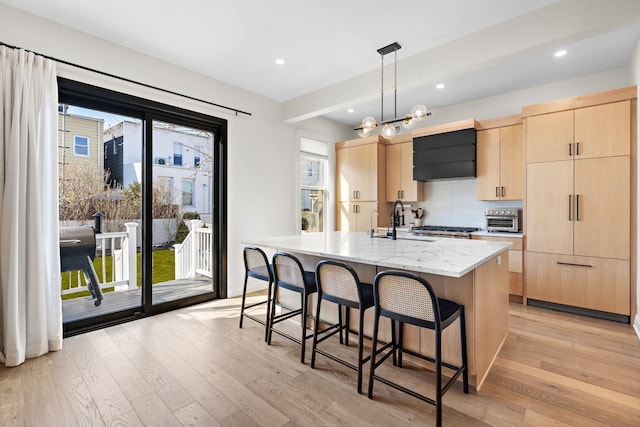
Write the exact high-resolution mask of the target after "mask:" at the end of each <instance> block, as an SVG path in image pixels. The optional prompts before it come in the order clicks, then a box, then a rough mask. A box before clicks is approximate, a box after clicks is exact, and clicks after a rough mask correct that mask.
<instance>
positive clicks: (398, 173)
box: [386, 135, 424, 202]
mask: <svg viewBox="0 0 640 427" xmlns="http://www.w3.org/2000/svg"><path fill="white" fill-rule="evenodd" d="M408 137H409V139H407V137H406V136H405V137H404V138H400V139H397V140H396V138H394V139H393V140H392V143H391V144H389V145H387V147H386V150H387V159H386V160H387V164H386V181H387V183H386V187H387V194H386V196H387V197H386V200H387V202H395V201H396V200H402V201H407V202H414V201H424V183H423V182H420V181H414V180H413V140H412V139H411V137H410V135H409V136H408Z"/></svg>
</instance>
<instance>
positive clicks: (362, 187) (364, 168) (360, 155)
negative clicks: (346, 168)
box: [353, 144, 378, 201]
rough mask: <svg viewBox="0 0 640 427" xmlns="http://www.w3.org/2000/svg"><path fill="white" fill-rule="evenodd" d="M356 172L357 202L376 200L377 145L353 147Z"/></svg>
mask: <svg viewBox="0 0 640 427" xmlns="http://www.w3.org/2000/svg"><path fill="white" fill-rule="evenodd" d="M353 148H355V149H356V150H354V153H353V154H354V158H353V161H354V162H355V167H356V170H357V184H356V189H357V191H358V200H365V201H374V200H378V144H366V145H359V146H357V147H353Z"/></svg>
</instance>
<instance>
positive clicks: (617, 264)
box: [523, 88, 636, 322]
mask: <svg viewBox="0 0 640 427" xmlns="http://www.w3.org/2000/svg"><path fill="white" fill-rule="evenodd" d="M634 98H635V88H633V91H631V90H630V89H628V90H626V91H623V90H620V91H612V92H611V93H606V94H597V95H592V96H589V97H580V98H572V99H569V100H563V101H557V102H554V103H550V104H542V105H537V106H532V107H525V108H523V116H525V117H524V122H525V140H526V162H527V185H526V236H527V248H526V295H527V299H528V302H529V303H530V304H535V305H543V306H544V305H546V303H552V305H553V304H560V305H561V306H565V307H569V308H571V307H577V308H578V309H579V310H578V311H580V310H583V311H586V314H591V315H595V316H600V317H605V318H610V319H614V320H620V321H626V322H628V321H629V316H630V310H631V302H630V299H631V295H630V293H631V286H630V284H631V282H630V280H631V277H630V276H631V249H632V245H631V230H632V222H631V212H632V206H631V201H632V194H631V174H632V165H631V154H632V151H631V150H632V143H634V144H635V139H634V135H633V133H634V132H635V126H634V124H633V123H634V121H635V117H636V113H635V111H636V101H635V99H634ZM634 200H635V199H634Z"/></svg>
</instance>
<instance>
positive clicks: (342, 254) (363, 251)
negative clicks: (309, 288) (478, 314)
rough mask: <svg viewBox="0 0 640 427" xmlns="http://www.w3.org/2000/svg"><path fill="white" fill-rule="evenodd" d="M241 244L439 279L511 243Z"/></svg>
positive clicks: (308, 238) (360, 240) (335, 239)
mask: <svg viewBox="0 0 640 427" xmlns="http://www.w3.org/2000/svg"><path fill="white" fill-rule="evenodd" d="M243 243H245V244H251V245H256V246H259V247H263V248H272V249H277V250H280V251H286V252H292V253H299V254H306V255H314V256H320V257H327V258H332V259H338V260H342V261H351V262H357V263H363V264H373V265H377V266H379V267H384V268H390V269H401V270H409V271H416V272H421V273H428V274H436V275H441V276H450V277H462V276H464V275H465V274H467V273H469V272H470V271H473V270H474V269H475V268H476V267H478V266H480V265H482V264H484V263H485V262H487V261H488V260H490V259H492V258H494V257H495V256H497V255H500V254H501V253H503V252H505V251H507V250H508V249H509V248H510V247H511V245H512V244H511V243H507V242H496V241H488V240H469V239H449V238H439V237H422V236H410V235H407V236H402V237H400V238H398V240H392V239H390V238H385V237H384V236H378V237H374V238H371V237H369V235H368V234H367V233H363V232H359V233H357V232H341V231H332V232H325V233H307V234H299V235H291V236H278V237H264V238H257V239H248V240H246V241H244V242H243Z"/></svg>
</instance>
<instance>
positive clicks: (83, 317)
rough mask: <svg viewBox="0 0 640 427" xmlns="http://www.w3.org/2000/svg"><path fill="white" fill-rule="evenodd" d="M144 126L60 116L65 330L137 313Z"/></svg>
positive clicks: (79, 114) (72, 109)
mask: <svg viewBox="0 0 640 427" xmlns="http://www.w3.org/2000/svg"><path fill="white" fill-rule="evenodd" d="M141 128H142V121H141V120H139V119H136V118H132V117H126V116H121V115H114V114H110V113H105V112H102V111H98V110H93V109H87V108H80V107H76V106H72V105H64V104H61V105H60V106H59V108H58V129H59V133H58V147H59V155H58V163H59V165H58V177H59V181H58V191H59V202H60V216H59V218H60V223H59V225H60V258H61V267H62V268H61V289H60V293H61V298H62V314H63V322H64V323H65V325H66V324H71V323H78V322H79V323H83V324H88V323H90V321H91V319H92V318H95V317H99V316H108V315H112V314H113V313H118V312H123V311H139V310H140V307H141V305H142V298H141V291H140V283H141V280H140V267H141V264H140V256H139V248H140V244H141V233H140V231H141V227H140V223H141V212H142V210H141V207H142V204H141V200H142V199H141V186H140V182H141V181H142V180H141V176H140V171H141V164H142V133H141Z"/></svg>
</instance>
